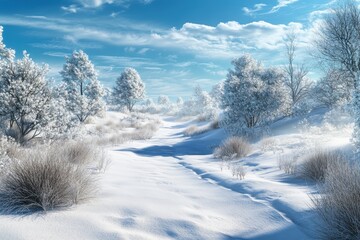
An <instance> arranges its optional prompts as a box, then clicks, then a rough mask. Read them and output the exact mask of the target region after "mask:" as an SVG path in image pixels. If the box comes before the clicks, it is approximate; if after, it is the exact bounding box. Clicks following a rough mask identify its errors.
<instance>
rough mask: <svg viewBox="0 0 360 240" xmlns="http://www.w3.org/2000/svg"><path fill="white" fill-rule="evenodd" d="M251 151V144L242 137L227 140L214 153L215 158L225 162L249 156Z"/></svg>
mask: <svg viewBox="0 0 360 240" xmlns="http://www.w3.org/2000/svg"><path fill="white" fill-rule="evenodd" d="M250 151H251V146H250V144H249V143H248V142H247V141H246V140H244V139H242V138H240V137H230V138H228V139H226V140H225V141H224V142H223V143H222V144H221V145H220V146H219V147H217V148H216V149H215V151H214V157H215V158H219V159H223V160H232V159H239V158H242V157H245V156H247V155H248V154H249V153H250Z"/></svg>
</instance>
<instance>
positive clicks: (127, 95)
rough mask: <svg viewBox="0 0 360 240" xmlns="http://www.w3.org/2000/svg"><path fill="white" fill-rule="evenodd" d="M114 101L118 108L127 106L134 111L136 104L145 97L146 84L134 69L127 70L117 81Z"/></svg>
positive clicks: (114, 89)
mask: <svg viewBox="0 0 360 240" xmlns="http://www.w3.org/2000/svg"><path fill="white" fill-rule="evenodd" d="M112 93H113V101H114V103H115V104H116V105H118V106H126V107H127V109H128V110H129V111H132V110H133V108H134V106H135V104H136V103H137V102H138V101H140V100H141V99H143V98H144V97H145V84H144V83H143V81H142V80H141V78H140V75H139V73H138V72H137V71H136V70H135V69H134V68H126V69H125V70H124V72H122V73H121V76H120V77H119V78H118V79H117V80H116V83H115V86H114V88H113V91H112Z"/></svg>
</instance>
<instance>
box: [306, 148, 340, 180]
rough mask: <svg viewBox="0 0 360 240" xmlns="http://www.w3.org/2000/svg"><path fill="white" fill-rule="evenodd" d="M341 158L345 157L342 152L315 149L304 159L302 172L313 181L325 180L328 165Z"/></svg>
mask: <svg viewBox="0 0 360 240" xmlns="http://www.w3.org/2000/svg"><path fill="white" fill-rule="evenodd" d="M340 159H343V156H342V155H341V154H340V153H336V152H330V151H326V150H315V151H314V152H313V153H311V154H310V155H309V156H307V157H306V158H305V160H304V161H303V163H302V166H301V171H300V174H301V176H302V177H303V178H307V179H310V180H313V181H324V179H325V175H326V171H327V169H328V166H329V165H331V164H333V163H334V162H336V161H339V160H340Z"/></svg>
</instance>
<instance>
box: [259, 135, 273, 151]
mask: <svg viewBox="0 0 360 240" xmlns="http://www.w3.org/2000/svg"><path fill="white" fill-rule="evenodd" d="M276 145H277V142H276V140H275V139H274V138H270V137H269V138H264V139H262V140H261V141H260V149H261V151H263V152H266V151H274V150H275V149H276Z"/></svg>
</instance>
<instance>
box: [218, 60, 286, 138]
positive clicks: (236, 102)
mask: <svg viewBox="0 0 360 240" xmlns="http://www.w3.org/2000/svg"><path fill="white" fill-rule="evenodd" d="M232 64H233V65H234V68H235V69H234V70H230V72H229V74H228V76H227V79H226V81H225V83H224V95H223V98H222V107H223V109H224V116H223V120H222V124H223V125H224V126H225V128H226V129H228V130H229V131H231V132H233V133H237V134H241V133H244V132H246V131H247V130H248V129H251V128H255V127H258V126H261V125H263V124H265V123H267V122H269V121H271V120H273V119H275V118H276V117H279V116H281V115H283V114H284V112H285V111H286V110H287V109H288V100H287V94H286V90H285V88H284V85H283V75H282V73H281V71H280V70H278V69H274V68H269V69H266V68H264V67H263V66H262V65H261V64H260V62H258V61H256V60H255V59H253V58H252V57H251V56H250V55H244V56H242V57H240V58H238V59H235V60H234V61H233V62H232Z"/></svg>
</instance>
